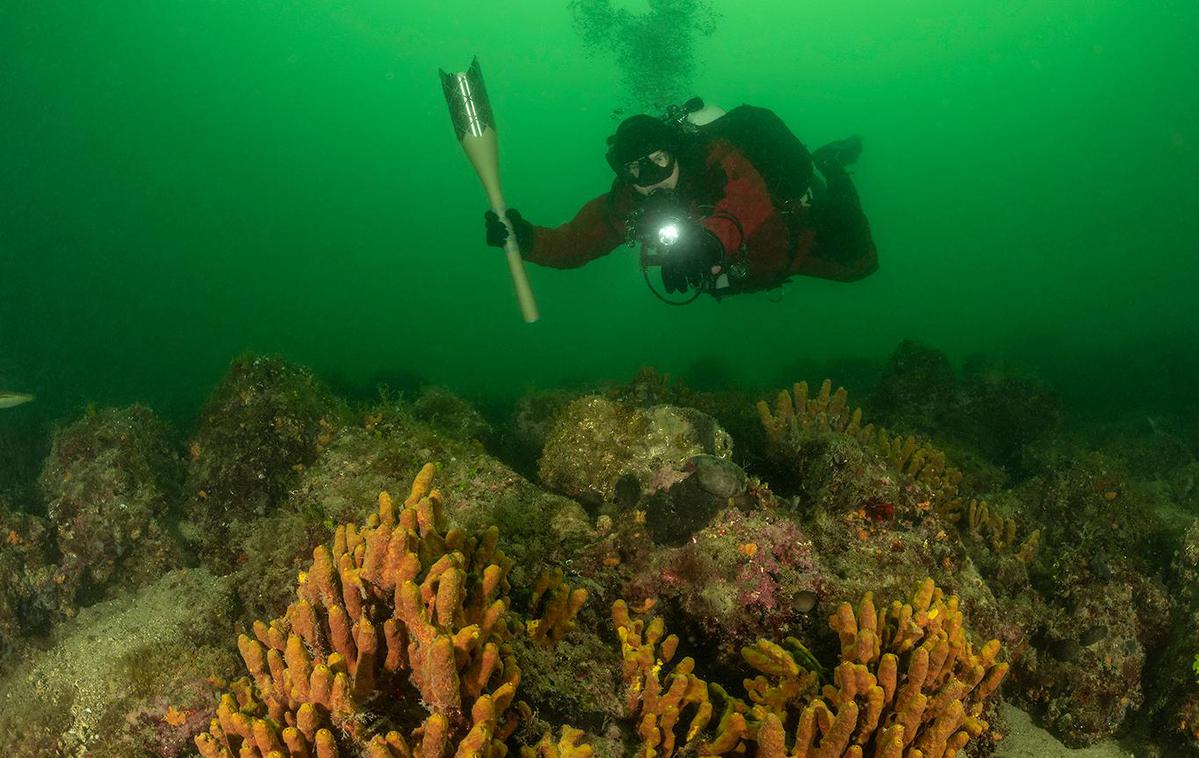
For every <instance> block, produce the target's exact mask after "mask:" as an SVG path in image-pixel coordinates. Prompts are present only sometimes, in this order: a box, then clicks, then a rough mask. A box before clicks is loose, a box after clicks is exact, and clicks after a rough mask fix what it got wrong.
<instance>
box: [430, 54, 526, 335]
mask: <svg viewBox="0 0 1199 758" xmlns="http://www.w3.org/2000/svg"><path fill="white" fill-rule="evenodd" d="M440 73H441V86H442V88H443V89H444V90H445V101H446V104H447V105H449V106H450V120H451V121H452V122H453V123H454V132H455V134H456V135H457V136H458V141H459V142H460V143H462V149H463V151H465V152H466V157H467V158H469V159H470V163H471V165H472V166H474V167H475V172H476V173H478V175H479V181H481V182H482V183H483V189H484V190H485V191H486V192H487V199H488V201H489V202H490V203H491V209H492V210H493V211H495V214H496V215H497V216H499V217H500V219H502V220H503V222H504V225H505V226H507V227H508V241H507V242H505V243H504V252H505V253H506V254H507V257H508V270H509V271H510V272H511V273H512V283H513V285H515V287H516V299H517V301H518V302H519V303H520V312H521V315H522V316H524V319H525V323H528V324H531V323H533V322H534V321H536V320H537V319H538V318H539V316H538V313H537V302H536V301H535V300H534V299H533V290H532V289H530V288H529V279H528V277H527V276H525V267H524V261H522V260H521V257H520V245H518V244H517V242H516V230H515V229H513V228H512V223H511V222H510V221H508V214H507V213H506V211H507V210H508V205H507V203H505V202H504V193H503V190H502V189H501V188H500V168H499V146H498V143H497V140H496V134H495V116H494V115H493V114H492V112H491V102H490V101H489V100H488V99H487V88H486V87H485V86H484V85H483V72H482V70H481V69H480V68H479V59H478V58H475V59H474V60H473V61H471V64H470V68H469V69H467V70H466V71H463V72H459V73H455V74H449V73H446V72H445V71H441V72H440Z"/></svg>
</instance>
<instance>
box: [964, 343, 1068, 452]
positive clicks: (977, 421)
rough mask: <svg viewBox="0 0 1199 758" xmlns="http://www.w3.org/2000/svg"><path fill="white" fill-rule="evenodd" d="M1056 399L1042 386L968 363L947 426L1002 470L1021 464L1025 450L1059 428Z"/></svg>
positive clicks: (981, 364) (977, 361)
mask: <svg viewBox="0 0 1199 758" xmlns="http://www.w3.org/2000/svg"><path fill="white" fill-rule="evenodd" d="M1061 417H1062V408H1061V401H1060V399H1059V398H1058V396H1057V394H1056V393H1054V392H1053V391H1051V390H1050V389H1049V388H1048V387H1046V386H1045V385H1044V384H1043V383H1041V382H1040V381H1037V380H1036V379H1034V378H1031V377H1022V376H1018V375H1014V374H1012V373H1010V372H1007V371H1003V370H1000V369H998V368H996V367H993V366H990V365H988V364H987V363H986V362H984V361H982V360H980V359H977V358H976V359H972V360H969V361H967V362H966V364H965V366H963V368H962V381H961V384H960V385H959V387H958V390H957V392H955V393H954V402H953V409H952V413H951V414H950V416H949V418H948V419H947V421H946V427H947V429H948V430H949V431H950V433H951V434H952V435H953V436H954V437H955V438H956V439H958V440H961V441H963V442H965V443H966V444H968V445H969V446H970V447H971V448H973V449H975V450H978V451H979V452H980V453H982V454H983V455H984V456H986V458H987V459H989V460H991V461H993V462H994V463H996V464H998V465H1000V466H1004V467H1006V468H1014V467H1016V466H1017V465H1018V464H1019V463H1020V457H1021V453H1022V451H1023V450H1024V448H1025V446H1026V445H1028V444H1030V443H1032V442H1034V441H1036V440H1038V439H1040V438H1042V437H1044V436H1045V434H1046V433H1048V432H1050V431H1051V430H1053V429H1054V428H1055V427H1057V426H1058V424H1059V423H1061Z"/></svg>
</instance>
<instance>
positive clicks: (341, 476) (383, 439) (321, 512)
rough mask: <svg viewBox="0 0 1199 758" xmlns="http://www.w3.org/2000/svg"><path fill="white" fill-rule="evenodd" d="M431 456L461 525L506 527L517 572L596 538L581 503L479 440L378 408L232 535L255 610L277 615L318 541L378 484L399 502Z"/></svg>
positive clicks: (374, 497)
mask: <svg viewBox="0 0 1199 758" xmlns="http://www.w3.org/2000/svg"><path fill="white" fill-rule="evenodd" d="M429 461H436V462H437V464H438V472H437V483H438V487H439V488H441V489H443V490H445V491H452V492H454V493H455V497H454V498H453V499H452V500H451V501H450V503H449V504H448V505H447V510H446V516H447V518H448V519H449V520H450V521H451V522H452V523H453V524H454V525H456V526H460V527H462V528H464V529H466V530H468V531H475V530H479V529H483V528H486V527H488V526H491V525H492V524H494V525H496V526H498V527H499V528H500V530H501V532H502V534H503V535H504V551H505V552H506V553H507V554H508V555H509V556H511V557H512V558H514V559H515V560H516V565H515V566H514V568H513V578H514V580H517V581H522V582H523V581H526V580H528V582H529V583H531V578H530V577H528V576H526V574H532V575H534V576H535V575H536V573H537V572H538V571H539V570H540V568H541V567H542V566H543V565H545V563H546V562H547V561H549V562H557V561H564V560H567V559H569V558H570V557H572V556H573V555H574V553H575V551H576V550H577V549H578V548H579V546H580V545H581V544H583V543H584V542H586V541H587V540H589V539H590V538H591V524H590V523H589V522H588V520H587V516H586V514H585V513H584V512H583V509H582V508H581V507H580V506H579V504H578V503H576V502H574V501H573V500H570V499H569V498H564V497H561V496H559V495H553V494H550V493H547V492H545V491H544V490H542V489H541V488H539V487H536V486H534V485H532V484H531V483H530V482H529V481H528V480H526V479H525V478H524V477H522V476H520V475H519V474H517V473H516V472H514V471H513V470H512V469H510V468H508V467H507V466H506V465H504V464H503V463H501V462H500V461H499V460H497V459H495V458H493V457H491V456H490V455H488V454H487V453H486V452H485V451H484V450H483V449H482V448H481V447H480V446H479V445H477V444H475V443H473V442H463V441H461V440H457V439H454V438H452V437H449V436H446V435H445V434H443V433H441V432H439V431H438V430H436V429H433V428H431V427H429V426H428V425H427V424H425V423H423V422H421V421H419V420H417V419H415V418H414V417H413V416H412V413H411V409H410V408H408V407H404V406H398V405H389V406H380V407H378V408H375V409H372V410H370V411H368V412H367V413H366V414H365V421H364V423H363V425H361V426H349V427H345V428H342V429H340V430H339V431H338V432H337V433H336V434H334V435H333V437H332V438H331V439H330V440H328V442H327V444H325V445H324V446H323V447H322V449H321V451H320V453H319V455H318V456H317V457H316V459H315V460H313V461H312V463H311V464H310V465H309V466H307V467H306V468H305V469H304V471H303V472H301V473H300V474H299V475H298V476H297V478H296V481H295V482H294V483H293V485H292V488H291V492H290V494H289V495H288V497H287V498H286V499H284V501H283V502H282V503H281V504H280V505H279V506H278V507H277V508H275V509H274V510H273V511H272V512H271V513H270V514H269V515H268V516H266V517H264V518H260V519H255V520H251V521H245V522H242V523H241V524H240V525H239V526H238V528H237V530H236V531H235V532H234V533H233V534H232V535H231V539H230V544H229V547H228V548H227V549H228V551H229V554H230V557H231V558H232V563H233V565H234V566H235V569H234V570H235V572H236V575H237V581H236V583H235V586H236V589H237V592H238V593H239V596H240V598H241V601H242V602H243V603H244V604H245V606H246V608H247V610H248V611H249V613H250V614H251V615H252V616H255V617H266V618H269V617H271V616H274V615H278V614H279V613H280V612H281V611H282V609H283V607H284V606H285V605H286V602H287V598H288V596H289V593H290V587H291V585H292V584H293V583H294V578H295V575H296V571H297V570H299V569H300V568H301V566H302V565H304V564H305V563H307V562H308V561H310V560H311V557H312V549H313V547H315V546H316V545H317V544H319V543H321V542H323V541H326V540H328V539H329V536H330V535H331V534H332V530H333V527H334V526H335V525H336V524H339V523H354V522H358V521H361V520H363V519H364V518H365V517H366V515H367V514H369V513H370V512H371V511H373V510H374V509H375V508H377V507H378V506H377V504H378V497H379V493H380V492H382V491H388V492H390V493H391V494H392V495H393V496H395V497H396V498H397V499H399V500H401V501H402V500H403V498H404V497H406V496H407V494H408V490H409V488H410V487H411V484H412V479H413V477H415V475H416V473H417V472H418V471H419V470H420V468H421V466H423V465H424V464H425V463H427V462H429Z"/></svg>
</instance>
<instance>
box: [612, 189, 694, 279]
mask: <svg viewBox="0 0 1199 758" xmlns="http://www.w3.org/2000/svg"><path fill="white" fill-rule="evenodd" d="M625 227H626V233H627V235H628V241H629V244H630V245H635V244H638V243H640V245H641V263H642V265H643V266H661V265H662V264H663V263H664V262H665V261H666V259H667V258H669V257H670V256H671V255H672V254H677V253H678V252H679V251H680V250H681V249H682V248H683V246H684V245H686V244H687V243H688V242H689V240H690V239H691V238H692V235H694V234H696V233H697V231H698V228H697V227H698V221H697V220H696V219H694V218H692V217H691V214H690V213H689V211H688V209H687V206H686V204H685V203H684V202H683V200H682V198H681V197H679V195H678V193H676V192H674V191H672V190H667V189H660V190H655V191H654V192H652V193H650V194H649V195H648V196H646V198H645V201H644V202H642V203H641V205H640V206H639V207H638V208H637V209H636V210H634V211H633V212H632V213H630V214H629V216H628V219H627V220H626V222H625Z"/></svg>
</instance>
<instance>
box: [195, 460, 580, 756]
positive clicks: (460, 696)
mask: <svg viewBox="0 0 1199 758" xmlns="http://www.w3.org/2000/svg"><path fill="white" fill-rule="evenodd" d="M433 473H434V468H433V466H432V464H429V465H426V466H425V467H424V468H423V469H422V470H421V472H420V473H419V474H418V475H417V477H416V480H415V481H414V483H413V485H412V491H411V493H410V494H409V496H408V498H407V500H405V502H404V504H403V506H402V507H400V508H397V507H396V506H395V504H394V503H393V502H392V500H391V498H390V497H389V496H388V495H387V493H382V494H381V495H380V496H379V509H378V512H377V513H376V514H373V515H372V516H371V517H370V518H369V519H368V521H367V523H366V525H365V527H363V528H362V529H358V528H357V527H356V526H355V525H353V524H350V525H343V526H340V527H338V528H337V532H336V536H335V538H334V540H333V545H332V547H331V548H330V547H328V546H325V545H321V546H319V547H317V548H316V549H315V550H314V551H313V563H312V566H311V568H310V570H309V571H308V572H306V573H305V574H302V575H301V579H300V584H299V589H298V595H299V597H298V599H297V600H296V602H294V603H293V604H292V605H291V606H290V607H289V608H288V609H287V612H286V614H285V615H284V616H283V617H281V618H277V619H274V620H272V621H271V622H270V623H269V624H267V623H262V622H256V623H255V624H254V636H253V637H250V636H248V635H244V634H243V635H241V636H240V638H239V639H238V648H239V649H240V651H241V655H242V659H243V660H244V661H245V664H246V667H247V669H248V670H249V672H250V675H251V676H250V678H242V679H239V680H238V681H235V682H233V683H231V684H230V685H229V691H228V692H226V693H224V694H223V695H222V696H221V698H220V704H219V706H218V707H217V711H216V718H214V719H212V722H211V724H210V728H209V731H208V732H206V733H204V734H201V735H199V736H197V737H196V740H195V742H196V746H197V748H199V750H200V753H201V754H202V755H203V756H205V758H216V757H218V756H219V757H226V756H243V757H244V756H276V755H278V756H317V757H318V758H331V757H332V756H337V755H357V754H359V752H362V753H363V754H365V755H368V756H372V758H387V757H406V756H420V757H421V758H430V757H432V756H447V755H451V754H453V755H457V756H503V755H506V754H507V747H506V746H505V744H504V743H505V741H506V740H507V739H508V737H509V736H510V735H511V734H512V733H513V731H514V730H515V729H516V728H517V726H518V725H519V724H520V722H521V721H522V719H524V718H525V717H527V715H528V714H527V706H525V705H524V704H523V703H519V702H516V700H515V696H516V689H517V686H518V685H519V683H520V677H521V672H520V669H519V668H518V667H517V665H516V662H515V660H514V658H513V656H512V653H511V650H510V648H509V646H508V644H507V642H508V640H509V639H510V638H511V636H512V635H513V634H515V633H517V632H518V631H519V629H520V624H519V622H516V623H515V624H513V623H512V620H511V614H510V613H509V610H508V607H509V598H508V591H509V584H508V580H507V576H508V572H509V570H510V568H511V566H512V561H511V560H510V559H509V558H507V557H506V556H505V555H504V554H503V553H502V552H501V551H500V550H498V549H497V543H498V539H499V532H498V530H497V529H496V528H495V527H492V528H490V529H488V530H486V531H484V532H483V533H482V534H480V535H478V536H475V537H468V536H467V535H466V534H465V533H464V532H463V531H462V530H460V529H449V530H448V531H447V530H446V527H445V522H444V518H443V516H442V513H441V495H440V494H439V493H438V492H437V491H436V490H434V489H432V488H431V483H432V477H433ZM554 578H556V580H557V581H556V582H547V583H546V587H545V588H544V589H543V592H544V591H549V592H550V593H551V594H552V593H557V594H556V595H554V597H558V595H561V594H563V593H564V594H565V598H566V601H565V603H562V602H557V601H555V600H554V599H553V598H551V599H550V600H549V601H548V602H547V603H545V605H546V607H547V609H549V610H551V611H552V614H551V615H549V616H548V617H544V618H542V619H538V620H537V621H532V622H527V623H528V624H529V625H530V627H532V628H533V629H536V630H544V631H543V632H542V633H541V636H542V637H545V638H547V639H548V640H549V641H553V640H556V639H559V638H560V637H561V635H562V634H564V633H565V630H568V629H569V628H570V625H571V622H572V618H573V615H574V613H575V612H577V611H578V608H579V606H581V605H582V603H583V601H584V600H585V599H586V593H585V592H583V591H582V590H574V591H571V590H570V589H569V588H568V587H566V586H565V585H564V584H562V582H561V577H560V576H557V577H554ZM577 742H578V737H577V734H576V733H575V732H574V731H571V730H569V728H568V727H567V728H564V731H563V735H562V740H561V741H560V742H559V743H557V744H551V743H549V742H548V741H547V742H544V743H543V744H542V745H539V746H538V747H537V751H540V752H537V751H534V752H527V753H526V754H527V755H534V756H536V755H549V756H552V755H565V756H586V755H588V754H589V753H588V752H587V749H586V748H585V746H578V745H576V743H577ZM526 750H527V749H526ZM554 751H557V752H554Z"/></svg>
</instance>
